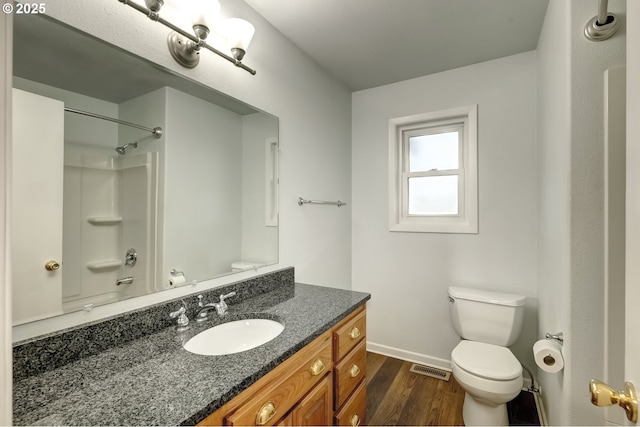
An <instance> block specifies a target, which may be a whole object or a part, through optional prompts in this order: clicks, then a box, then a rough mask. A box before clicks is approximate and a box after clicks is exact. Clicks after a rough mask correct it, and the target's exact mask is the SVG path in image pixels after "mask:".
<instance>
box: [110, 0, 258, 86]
mask: <svg viewBox="0 0 640 427" xmlns="http://www.w3.org/2000/svg"><path fill="white" fill-rule="evenodd" d="M118 1H119V2H120V3H124V4H126V5H128V6H131V7H132V8H134V9H135V10H137V11H138V12H141V13H144V14H145V15H147V16H148V17H149V19H151V20H152V21H156V22H159V23H161V24H162V25H164V26H165V27H168V28H169V29H171V30H172V32H171V33H170V34H169V37H168V39H167V44H168V47H169V52H170V53H171V56H172V57H173V59H175V60H176V62H178V64H180V65H182V66H183V67H186V68H194V67H195V66H196V65H198V62H199V60H200V50H201V49H202V48H205V49H208V50H210V51H211V52H213V53H215V54H216V55H219V56H221V57H223V58H224V59H226V60H227V61H229V62H231V63H232V64H233V65H235V66H236V67H239V68H242V69H243V70H245V71H248V72H249V73H251V74H256V71H255V70H253V69H252V68H249V67H247V66H246V65H244V64H243V63H242V58H244V55H245V54H246V52H247V47H248V46H249V43H250V42H251V38H252V37H253V33H254V32H255V29H254V27H253V25H251V23H250V22H248V21H245V20H244V19H240V18H229V19H226V20H224V21H222V22H220V24H219V29H220V32H221V33H222V34H223V35H224V36H225V38H226V39H227V41H228V42H229V45H230V46H231V55H227V54H226V53H224V52H222V51H220V50H218V49H216V48H214V47H213V46H211V45H209V44H207V41H206V40H207V37H208V36H209V33H210V29H211V28H213V26H214V25H215V24H216V23H215V21H216V19H217V15H218V13H219V12H220V3H218V1H217V0H189V1H188V2H186V3H187V4H188V5H189V6H191V10H190V12H189V13H190V15H191V16H190V17H189V18H190V21H191V22H190V24H191V25H192V28H193V34H190V33H189V32H188V31H185V30H183V29H182V28H180V27H179V26H178V25H175V24H173V23H171V22H169V21H168V20H166V19H164V18H162V17H161V16H160V9H162V7H163V6H164V3H165V0H144V3H145V5H146V7H145V6H142V5H140V4H137V3H135V2H133V1H132V0H118ZM175 3H177V2H175ZM180 3H181V6H182V5H183V3H184V2H180Z"/></svg>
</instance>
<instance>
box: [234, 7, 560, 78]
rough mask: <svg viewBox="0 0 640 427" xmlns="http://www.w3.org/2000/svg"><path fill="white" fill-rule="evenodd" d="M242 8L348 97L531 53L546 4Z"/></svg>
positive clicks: (540, 26) (536, 41) (536, 40)
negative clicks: (328, 76)
mask: <svg viewBox="0 0 640 427" xmlns="http://www.w3.org/2000/svg"><path fill="white" fill-rule="evenodd" d="M245 2H246V3H248V4H249V5H250V6H251V7H252V8H253V9H255V10H256V11H257V12H258V13H259V14H260V15H262V16H263V17H264V18H265V19H266V20H267V21H269V22H270V23H271V24H272V25H273V26H275V27H276V28H277V29H278V30H279V31H280V32H281V33H282V34H284V35H285V36H286V37H287V38H289V39H290V40H291V41H292V42H293V43H295V44H296V45H297V46H298V47H300V49H302V50H303V51H305V52H306V53H307V54H308V55H309V56H310V57H311V58H313V60H314V61H316V62H317V63H318V64H319V65H320V66H321V67H322V68H324V69H325V70H326V71H327V72H329V74H331V75H333V76H334V77H336V78H337V79H338V80H340V81H341V82H343V83H344V84H345V85H346V86H347V87H348V88H349V89H350V90H352V91H358V90H363V89H368V88H372V87H377V86H382V85H386V84H389V83H395V82H398V81H402V80H407V79H411V78H414V77H420V76H424V75H428V74H434V73H438V72H441V71H445V70H451V69H454V68H459V67H464V66H466V65H471V64H476V63H479V62H484V61H489V60H492V59H497V58H502V57H505V56H509V55H515V54H518V53H522V52H527V51H530V50H534V49H535V48H536V46H537V43H538V37H539V35H540V30H541V28H542V23H543V21H544V17H545V13H546V10H547V5H548V0H245ZM256 37H259V35H258V34H256Z"/></svg>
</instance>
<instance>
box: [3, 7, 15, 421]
mask: <svg viewBox="0 0 640 427" xmlns="http://www.w3.org/2000/svg"><path fill="white" fill-rule="evenodd" d="M12 25H13V21H12V16H11V14H6V13H3V14H2V15H0V35H1V37H0V40H1V42H0V97H1V98H2V100H3V101H2V102H1V103H0V129H2V132H1V133H0V146H2V149H0V164H1V165H2V166H3V167H2V173H1V174H0V224H2V225H0V242H2V244H0V310H1V312H2V314H1V315H0V349H1V350H0V424H1V425H11V420H12V418H13V417H12V409H11V404H12V400H11V396H12V395H11V378H12V374H11V372H12V364H11V323H12V319H11V280H10V277H11V268H10V265H11V264H10V261H11V260H10V256H9V218H8V216H7V212H8V211H9V209H10V204H9V202H8V201H7V198H8V196H9V195H8V193H7V189H8V188H9V186H10V185H11V178H10V176H11V90H12V89H11V74H12V73H11V60H10V59H9V58H11V57H12V40H13V37H12V34H13V30H12Z"/></svg>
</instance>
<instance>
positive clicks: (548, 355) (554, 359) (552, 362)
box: [533, 340, 564, 373]
mask: <svg viewBox="0 0 640 427" xmlns="http://www.w3.org/2000/svg"><path fill="white" fill-rule="evenodd" d="M533 358H534V359H535V361H536V364H537V365H538V366H539V367H540V369H542V370H543V371H545V372H551V373H556V372H560V371H561V370H562V368H564V358H563V357H562V344H560V343H559V342H557V341H553V340H540V341H536V343H535V344H533Z"/></svg>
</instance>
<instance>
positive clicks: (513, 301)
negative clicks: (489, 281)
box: [449, 286, 526, 347]
mask: <svg viewBox="0 0 640 427" xmlns="http://www.w3.org/2000/svg"><path fill="white" fill-rule="evenodd" d="M525 300H526V297H525V296H523V295H514V294H507V293H502V292H493V291H485V290H480V289H470V288H461V287H457V286H451V287H449V314H450V316H451V322H452V323H453V328H454V329H455V331H456V332H457V333H458V335H459V336H460V337H462V338H464V339H467V340H473V341H480V342H485V343H489V344H495V345H499V346H503V347H508V346H510V345H511V344H513V343H514V342H515V341H516V339H517V338H518V335H520V331H521V330H522V322H523V319H524V305H525Z"/></svg>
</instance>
